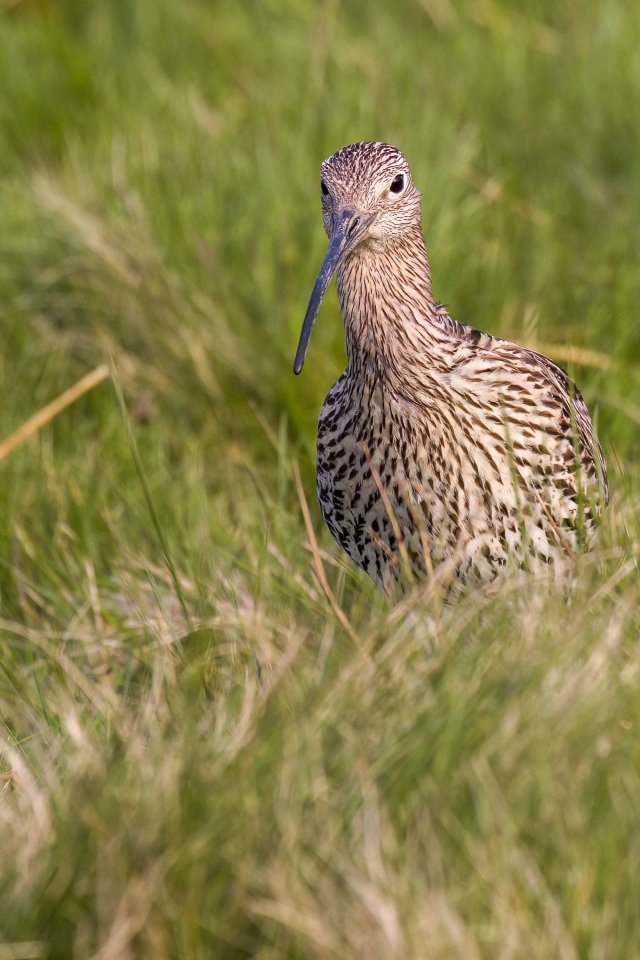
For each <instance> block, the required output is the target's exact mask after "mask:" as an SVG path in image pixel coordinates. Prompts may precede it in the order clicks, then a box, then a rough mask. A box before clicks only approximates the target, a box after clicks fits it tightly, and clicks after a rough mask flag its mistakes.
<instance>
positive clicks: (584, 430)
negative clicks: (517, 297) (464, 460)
mask: <svg viewBox="0 0 640 960" xmlns="http://www.w3.org/2000/svg"><path fill="white" fill-rule="evenodd" d="M461 326H462V325H461ZM462 339H463V343H464V344H465V345H466V350H467V362H468V363H470V364H471V367H473V366H474V365H475V364H480V365H481V366H484V365H485V364H487V365H489V364H490V365H491V366H492V367H493V370H494V373H495V374H497V376H498V377H500V376H501V375H502V374H504V375H505V380H504V396H505V403H506V406H507V407H508V408H509V407H514V408H515V406H516V405H517V403H518V399H522V398H525V397H526V398H527V399H528V401H529V404H528V405H529V408H530V414H529V416H530V418H531V420H532V421H535V420H537V419H539V420H541V421H549V423H550V426H551V427H552V429H555V431H556V432H557V434H558V436H564V437H565V438H566V439H568V440H569V441H570V443H569V445H568V447H567V450H568V451H570V450H573V452H574V458H575V462H574V468H575V469H582V470H584V471H585V472H586V474H587V477H588V478H589V479H590V480H591V481H594V482H596V483H601V484H602V487H603V490H604V495H605V500H607V499H608V485H607V473H606V466H605V462H604V457H603V455H602V450H601V447H600V444H599V442H598V438H597V436H596V433H595V430H594V427H593V423H592V420H591V417H590V415H589V411H588V409H587V405H586V403H585V402H584V399H583V397H582V394H581V393H580V391H579V390H578V388H577V387H576V385H575V383H574V382H573V380H571V378H570V377H569V375H568V374H567V372H566V370H564V369H563V368H562V367H560V366H558V364H557V363H554V362H553V360H550V359H549V358H548V357H545V356H544V355H543V354H541V353H536V352H535V351H534V350H528V349H526V348H525V347H519V346H517V345H516V344H514V343H512V342H511V341H509V340H503V339H500V338H498V337H492V336H489V335H488V334H483V333H480V331H477V330H474V329H473V328H472V327H467V326H466V325H465V326H464V333H463V338H462ZM523 415H524V416H525V417H526V416H527V414H526V413H525V412H524V411H521V412H520V417H521V418H522V416H523ZM509 419H511V417H510V418H509ZM578 454H579V462H578ZM569 457H570V453H569V452H568V453H567V459H568V458H569ZM567 465H568V466H569V464H567Z"/></svg>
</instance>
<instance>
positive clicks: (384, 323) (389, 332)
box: [337, 228, 435, 372]
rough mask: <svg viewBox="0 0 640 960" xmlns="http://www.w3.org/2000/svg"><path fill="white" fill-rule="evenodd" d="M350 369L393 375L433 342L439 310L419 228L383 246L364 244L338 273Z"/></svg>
mask: <svg viewBox="0 0 640 960" xmlns="http://www.w3.org/2000/svg"><path fill="white" fill-rule="evenodd" d="M337 282H338V297H339V300H340V308H341V310H342V316H343V319H344V324H345V335H346V346H347V355H348V359H349V369H350V370H351V371H352V372H355V371H357V370H360V369H362V368H363V367H373V368H376V369H385V370H392V369H393V368H394V367H396V366H397V364H398V362H399V363H400V365H401V366H402V365H403V364H405V363H406V361H407V355H408V354H410V353H412V352H413V351H414V350H419V351H422V352H424V349H425V348H426V349H429V346H430V341H431V340H432V335H431V334H432V330H433V317H434V315H435V305H434V301H433V296H432V293H431V275H430V269H429V260H428V257H427V251H426V248H425V244H424V239H423V237H422V231H421V230H420V229H419V228H416V230H415V231H412V232H411V233H407V234H404V235H403V236H402V237H398V238H394V239H393V240H392V241H389V242H387V243H385V244H384V245H383V244H372V243H369V244H367V243H364V244H362V245H361V246H359V247H358V248H357V249H356V250H354V252H353V253H352V254H351V255H350V256H349V257H347V259H346V260H345V262H344V263H343V264H342V265H341V267H340V268H339V270H338V278H337Z"/></svg>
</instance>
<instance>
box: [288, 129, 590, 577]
mask: <svg viewBox="0 0 640 960" xmlns="http://www.w3.org/2000/svg"><path fill="white" fill-rule="evenodd" d="M320 192H321V202H322V215H323V224H324V228H325V231H326V233H327V235H328V237H329V247H328V249H327V252H326V255H325V257H324V260H323V262H322V265H321V267H320V271H319V273H318V275H317V279H316V281H315V284H314V287H313V290H312V293H311V296H310V299H309V305H308V308H307V311H306V315H305V317H304V322H303V325H302V330H301V334H300V340H299V344H298V349H297V353H296V358H295V363H294V373H296V374H299V373H300V372H301V370H302V366H303V363H304V359H305V355H306V352H307V346H308V343H309V338H310V335H311V330H312V328H313V325H314V322H315V319H316V316H317V314H318V311H319V309H320V304H321V302H322V299H323V297H324V294H325V292H326V290H327V288H328V286H329V284H330V282H331V280H332V278H333V276H334V274H335V275H337V291H338V299H339V303H340V308H341V312H342V317H343V320H344V327H345V340H346V351H347V367H346V369H345V370H344V372H343V373H342V375H341V376H340V377H339V378H338V380H337V381H336V383H335V384H334V385H333V387H331V389H330V390H329V393H328V394H327V397H326V399H325V401H324V404H323V406H322V409H321V412H320V418H319V423H318V439H317V494H318V499H319V503H320V509H321V512H322V515H323V518H324V520H325V522H326V524H327V526H328V528H329V530H330V531H331V533H332V535H333V536H334V538H335V539H336V540H337V542H338V543H339V544H340V545H341V546H342V547H343V548H344V550H345V551H346V552H347V554H348V555H349V556H350V557H351V558H352V559H353V560H354V561H355V563H356V564H357V565H358V566H359V567H361V568H362V569H363V570H364V571H366V573H367V574H369V575H370V576H371V577H372V579H373V580H374V581H375V582H376V583H377V584H378V586H379V587H381V588H382V589H383V590H384V591H385V592H387V593H391V592H392V591H393V590H394V589H395V587H396V585H397V584H401V585H402V586H403V587H406V585H407V584H408V583H414V582H419V581H422V580H425V579H429V578H430V577H433V576H434V575H435V571H437V570H438V569H440V570H442V571H444V573H442V574H441V575H442V577H443V580H446V581H447V582H448V583H449V586H450V587H454V586H456V585H457V586H459V587H466V586H468V585H472V586H473V585H478V586H480V585H483V584H489V583H491V582H492V581H494V580H495V579H496V578H497V577H498V576H499V575H501V574H502V573H503V571H505V570H507V569H511V568H524V569H526V570H529V571H531V572H533V573H539V572H543V571H544V572H546V573H551V574H552V575H553V576H554V577H555V576H558V577H559V576H561V575H562V573H563V571H564V570H566V569H567V561H568V558H570V557H571V555H572V554H574V553H575V552H576V551H579V550H581V549H584V548H589V547H590V546H591V545H592V544H593V542H594V539H595V537H596V533H597V527H598V525H599V521H600V518H601V513H602V510H603V508H604V505H605V504H606V502H607V501H608V486H607V474H606V466H605V462H604V458H603V455H602V450H601V447H600V444H599V441H598V439H597V436H596V433H595V430H594V426H593V423H592V420H591V417H590V415H589V412H588V410H587V407H586V404H585V402H584V400H583V398H582V396H581V394H580V393H579V391H578V389H577V387H576V386H575V384H574V383H573V381H572V380H571V379H570V378H569V376H568V375H567V373H566V372H565V370H563V369H562V368H561V367H560V366H558V365H557V364H556V363H554V362H553V361H552V360H550V359H549V358H548V357H546V356H544V355H543V354H541V353H537V352H535V351H534V350H530V349H527V348H525V347H522V346H518V345H517V344H515V343H512V342H510V341H509V340H505V339H502V338H500V337H497V336H492V335H491V334H488V333H484V332H481V331H480V330H477V329H475V328H474V327H472V326H469V325H467V324H463V323H460V322H458V321H457V320H454V319H452V318H451V317H450V316H449V314H448V311H447V308H446V307H445V306H444V304H442V303H440V302H439V301H436V300H435V299H434V297H433V293H432V285H431V271H430V265H429V259H428V256H427V250H426V246H425V242H424V237H423V230H422V212H421V193H420V191H419V190H418V188H417V187H416V185H415V183H414V181H413V178H412V175H411V171H410V169H409V165H408V163H407V161H406V159H405V157H404V156H403V154H402V153H401V152H400V150H398V149H397V148H396V147H394V146H392V145H391V144H388V143H382V142H378V141H375V142H373V141H367V142H360V143H353V144H350V145H348V146H345V147H343V148H342V149H340V150H338V151H337V153H334V154H333V155H332V156H330V157H328V158H327V159H326V160H325V161H324V162H323V163H322V164H321V167H320Z"/></svg>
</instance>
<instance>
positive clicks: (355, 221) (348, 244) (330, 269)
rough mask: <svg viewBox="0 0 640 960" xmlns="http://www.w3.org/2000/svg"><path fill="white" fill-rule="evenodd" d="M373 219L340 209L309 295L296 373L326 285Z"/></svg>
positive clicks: (299, 367)
mask: <svg viewBox="0 0 640 960" xmlns="http://www.w3.org/2000/svg"><path fill="white" fill-rule="evenodd" d="M370 219H371V218H370V217H367V216H366V215H364V214H362V213H358V212H357V211H356V210H353V209H351V208H348V209H344V210H342V211H341V212H340V215H339V218H338V222H337V223H336V225H335V228H334V230H333V233H332V235H331V241H330V243H329V249H328V250H327V252H326V253H325V255H324V260H323V261H322V266H321V267H320V272H319V273H318V276H317V277H316V282H315V283H314V285H313V290H312V291H311V296H310V297H309V306H308V307H307V312H306V313H305V316H304V321H303V323H302V330H301V332H300V340H299V341H298V349H297V351H296V359H295V360H294V363H293V372H294V373H295V374H296V376H297V375H298V374H299V373H300V371H301V370H302V365H303V364H304V358H305V354H306V352H307V347H308V345H309V338H310V336H311V331H312V330H313V324H314V323H315V319H316V317H317V316H318V310H319V309H320V304H321V303H322V298H323V297H324V295H325V293H326V290H327V287H328V286H329V284H330V283H331V279H332V277H333V275H334V273H335V272H336V270H337V269H338V265H339V263H340V261H341V260H342V259H343V258H344V257H345V256H346V255H347V254H348V253H349V251H350V250H352V249H353V248H354V247H355V245H356V243H357V242H358V240H359V239H360V238H361V237H362V234H363V233H364V231H365V229H366V228H367V226H368V225H369V222H370Z"/></svg>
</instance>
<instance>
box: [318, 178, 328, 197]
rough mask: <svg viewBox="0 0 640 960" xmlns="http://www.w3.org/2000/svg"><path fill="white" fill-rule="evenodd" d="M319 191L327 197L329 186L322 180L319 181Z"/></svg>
mask: <svg viewBox="0 0 640 960" xmlns="http://www.w3.org/2000/svg"><path fill="white" fill-rule="evenodd" d="M320 192H321V193H322V196H323V197H327V196H328V195H329V188H328V187H327V185H326V183H325V182H324V180H321V181H320Z"/></svg>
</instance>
